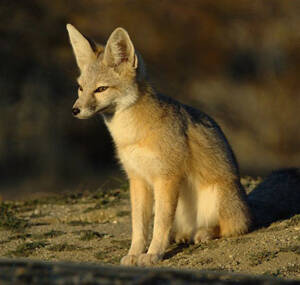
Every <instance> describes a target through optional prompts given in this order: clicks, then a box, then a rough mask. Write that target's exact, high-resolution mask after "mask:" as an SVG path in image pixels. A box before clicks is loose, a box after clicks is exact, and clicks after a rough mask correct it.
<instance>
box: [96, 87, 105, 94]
mask: <svg viewBox="0 0 300 285" xmlns="http://www.w3.org/2000/svg"><path fill="white" fill-rule="evenodd" d="M107 88H108V86H100V87H98V88H97V89H96V90H95V91H94V93H99V92H103V91H105V90H106V89H107Z"/></svg>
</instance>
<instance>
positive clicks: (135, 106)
mask: <svg viewBox="0 0 300 285" xmlns="http://www.w3.org/2000/svg"><path fill="white" fill-rule="evenodd" d="M67 30H68V32H69V37H70V42H71V45H72V47H73V51H74V54H75V58H76V61H77V65H78V67H79V69H80V72H81V74H80V76H79V78H78V85H79V87H78V99H77V100H76V102H75V104H74V106H73V109H72V112H73V115H74V116H75V117H76V118H79V119H87V118H90V117H91V116H93V115H95V114H101V115H102V116H103V118H104V121H105V124H106V125H107V127H108V129H109V131H110V133H111V135H112V138H113V141H114V143H115V147H116V152H117V156H118V158H119V160H120V162H121V165H122V166H123V168H124V170H125V171H126V173H127V176H128V179H129V182H130V197H131V208H132V242H131V247H130V250H129V252H128V254H127V255H126V256H124V257H123V258H122V260H121V263H122V264H124V265H136V264H137V265H151V264H154V263H156V262H158V261H159V260H161V259H162V257H163V255H164V252H165V250H166V248H167V246H168V244H169V240H170V239H173V240H175V241H176V242H191V241H193V242H195V243H199V242H202V241H206V240H208V239H212V238H216V237H228V236H233V235H239V234H243V233H246V232H247V231H248V230H249V227H250V225H251V216H250V211H249V208H248V205H247V202H246V195H245V191H244V189H243V187H242V186H241V184H240V177H239V171H238V166H237V163H236V160H235V157H234V155H233V152H232V150H231V148H230V145H229V143H228V142H227V140H226V138H225V136H224V134H223V132H222V131H221V129H220V127H219V126H218V125H217V124H216V122H215V121H214V120H213V119H211V118H210V117H209V116H207V115H206V114H204V113H202V112H201V111H198V110H196V109H194V108H192V107H189V106H187V105H184V104H181V103H179V102H177V101H175V100H173V99H171V98H168V97H165V96H163V95H159V94H157V93H155V92H154V91H153V89H152V88H151V86H150V85H149V84H148V82H147V81H146V79H145V69H144V64H143V60H142V58H141V56H140V55H139V53H138V52H137V51H135V49H134V46H133V44H132V42H131V40H130V38H129V35H128V33H127V32H126V31H125V30H124V29H123V28H117V29H116V30H114V31H113V33H112V34H111V35H110V37H109V39H108V41H107V43H106V46H102V45H98V44H95V43H94V42H92V41H90V40H88V39H87V38H85V37H84V36H83V35H82V34H81V33H79V31H77V30H76V29H75V28H74V27H73V26H72V25H70V24H68V25H67ZM154 202H155V203H154ZM153 205H154V228H153V237H152V241H151V243H150V246H149V248H148V251H147V252H146V246H147V238H148V228H149V222H150V219H151V216H152V211H153Z"/></svg>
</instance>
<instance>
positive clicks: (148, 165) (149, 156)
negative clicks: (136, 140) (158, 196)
mask: <svg viewBox="0 0 300 285" xmlns="http://www.w3.org/2000/svg"><path fill="white" fill-rule="evenodd" d="M118 156H119V159H120V161H121V163H122V165H123V167H124V169H125V171H126V172H127V173H128V174H133V175H138V176H141V177H143V178H144V179H145V180H146V181H148V183H149V184H151V183H152V181H153V178H154V177H155V176H157V175H159V173H160V172H161V170H162V163H161V159H159V155H158V154H157V153H156V152H155V151H153V150H151V149H149V148H148V147H147V146H138V145H129V146H127V147H123V148H121V149H119V150H118Z"/></svg>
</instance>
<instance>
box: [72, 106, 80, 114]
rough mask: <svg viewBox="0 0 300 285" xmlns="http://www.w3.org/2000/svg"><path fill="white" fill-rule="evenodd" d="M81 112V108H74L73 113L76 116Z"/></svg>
mask: <svg viewBox="0 0 300 285" xmlns="http://www.w3.org/2000/svg"><path fill="white" fill-rule="evenodd" d="M79 113H80V109H79V108H73V109H72V114H73V115H74V116H76V115H77V114H79Z"/></svg>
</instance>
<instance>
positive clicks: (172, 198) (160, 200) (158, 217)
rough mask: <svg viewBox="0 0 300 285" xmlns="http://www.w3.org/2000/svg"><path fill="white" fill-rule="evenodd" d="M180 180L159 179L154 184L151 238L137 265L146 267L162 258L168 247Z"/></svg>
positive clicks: (174, 178) (173, 178)
mask: <svg viewBox="0 0 300 285" xmlns="http://www.w3.org/2000/svg"><path fill="white" fill-rule="evenodd" d="M179 185H180V179H178V177H164V178H160V179H159V180H157V181H156V182H155V183H154V198H155V216H154V229H153V238H152V241H151V244H150V247H149V249H148V252H147V254H142V255H140V256H139V259H138V265H142V266H148V265H152V264H155V263H157V262H158V261H160V260H161V259H162V258H163V255H164V253H165V250H166V248H167V246H168V245H169V238H170V232H171V228H172V225H173V222H174V216H175V211H176V206H177V201H178V193H179Z"/></svg>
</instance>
